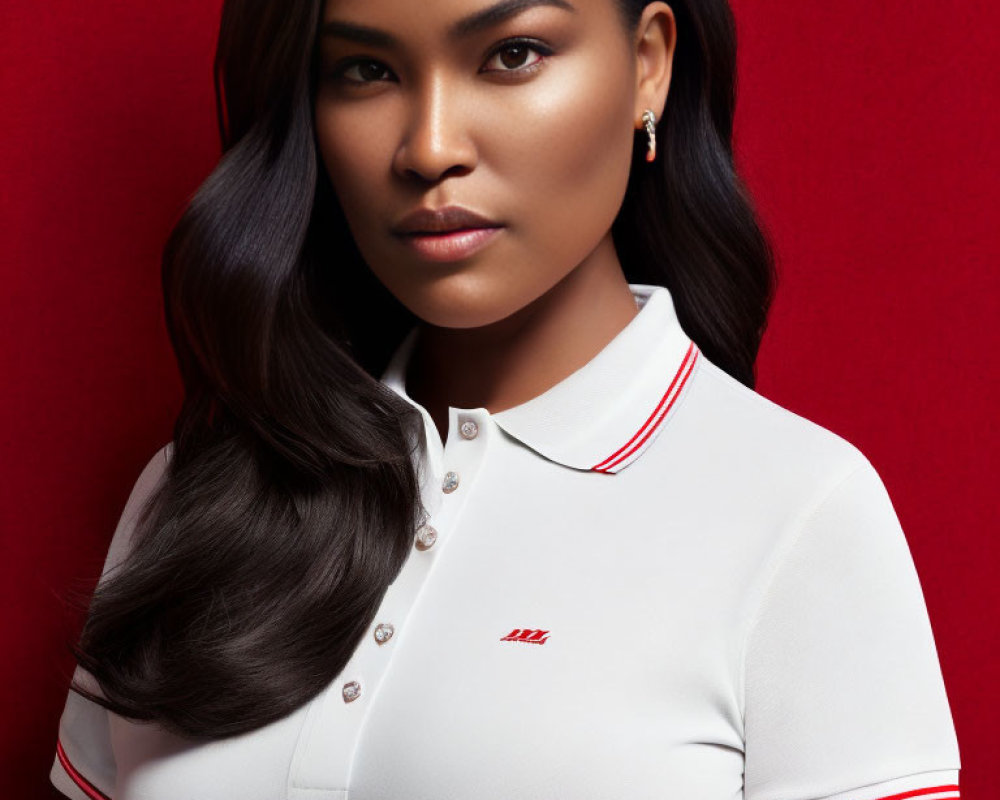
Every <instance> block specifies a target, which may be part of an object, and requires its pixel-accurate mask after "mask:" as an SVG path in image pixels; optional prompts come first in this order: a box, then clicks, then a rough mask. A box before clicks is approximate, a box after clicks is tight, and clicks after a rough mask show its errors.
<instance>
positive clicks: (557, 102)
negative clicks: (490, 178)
mask: <svg viewBox="0 0 1000 800" xmlns="http://www.w3.org/2000/svg"><path fill="white" fill-rule="evenodd" d="M583 49H584V48H581V50H583ZM569 58H573V62H570V61H569V60H568V59H569ZM553 66H554V67H556V69H552V70H550V73H549V74H548V75H546V76H544V77H543V78H542V80H540V81H539V82H538V85H537V87H533V88H536V89H537V90H536V91H532V92H531V93H530V95H529V93H528V91H527V90H526V92H525V95H524V99H522V100H521V102H519V103H517V110H516V111H514V110H513V109H511V110H510V111H511V115H510V116H509V117H508V118H507V121H506V122H505V123H501V122H500V121H499V120H498V121H497V124H496V127H495V128H494V129H495V130H497V131H500V132H503V133H504V134H505V135H502V136H500V137H497V139H496V140H495V144H494V147H493V153H494V156H495V159H496V161H497V163H496V169H497V172H498V173H500V174H501V175H503V176H504V180H505V181H507V179H508V178H509V179H510V182H509V185H510V186H512V187H515V188H516V194H517V196H518V198H519V200H520V202H521V203H522V204H523V205H519V206H518V207H517V209H516V211H515V213H517V214H518V219H519V221H520V222H521V224H522V225H525V224H526V225H529V226H530V228H531V231H530V232H531V235H532V236H533V237H536V238H537V239H538V240H537V241H536V242H535V245H536V246H537V247H539V250H538V254H539V256H540V257H542V258H546V259H549V260H552V259H556V261H555V263H565V259H566V258H570V259H572V258H577V259H578V260H579V259H582V258H583V257H584V256H585V255H586V253H587V252H589V250H590V249H592V248H593V247H595V246H596V245H597V243H598V242H599V241H600V239H601V238H602V237H603V236H604V234H605V233H606V232H607V229H608V228H609V227H610V225H611V223H612V221H613V220H614V218H615V216H616V215H617V213H618V209H619V208H620V207H621V202H622V199H623V198H624V195H625V189H626V186H627V184H628V172H629V167H630V164H631V158H632V147H633V141H634V133H633V130H632V102H633V101H632V92H631V83H630V80H631V77H632V76H631V73H630V72H629V70H628V65H627V64H626V63H625V61H624V59H623V58H622V56H621V54H620V52H602V51H601V50H599V49H596V48H587V49H586V55H579V56H570V57H567V60H566V61H564V62H563V63H561V64H560V63H558V57H557V58H556V61H554V62H553ZM570 231H571V232H572V235H571V236H570V235H567V233H568V232H570ZM525 232H527V231H525ZM546 251H548V252H546Z"/></svg>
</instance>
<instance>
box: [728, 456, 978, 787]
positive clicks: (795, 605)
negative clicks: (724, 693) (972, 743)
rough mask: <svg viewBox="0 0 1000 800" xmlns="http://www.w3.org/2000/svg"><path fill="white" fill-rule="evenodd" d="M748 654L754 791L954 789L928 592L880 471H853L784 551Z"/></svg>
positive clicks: (954, 746) (949, 725)
mask: <svg viewBox="0 0 1000 800" xmlns="http://www.w3.org/2000/svg"><path fill="white" fill-rule="evenodd" d="M765 580H766V583H765V584H764V586H765V588H764V590H763V591H762V593H761V594H760V595H759V597H760V604H759V608H758V609H757V612H756V613H755V614H754V615H753V617H752V619H751V622H750V626H749V628H748V634H747V639H746V647H745V656H744V659H745V660H744V670H745V672H744V698H745V708H744V735H745V769H744V797H745V800H889V798H896V797H911V796H919V797H920V800H944V799H945V798H949V799H950V798H957V797H958V796H959V791H958V773H959V768H960V766H961V765H960V761H959V751H958V741H957V738H956V735H955V728H954V724H953V721H952V717H951V710H950V708H949V704H948V698H947V694H946V691H945V686H944V681H943V678H942V673H941V667H940V664H939V661H938V655H937V649H936V646H935V643H934V637H933V633H932V631H931V625H930V619H929V617H928V613H927V608H926V605H925V602H924V597H923V592H922V590H921V586H920V581H919V579H918V576H917V572H916V568H915V566H914V563H913V559H912V556H911V553H910V549H909V546H908V544H907V542H906V539H905V537H904V534H903V531H902V529H901V527H900V524H899V520H898V519H897V516H896V513H895V511H894V509H893V506H892V503H891V501H890V499H889V496H888V494H887V492H886V489H885V486H884V485H883V483H882V480H881V479H880V477H879V475H878V474H877V472H876V471H875V469H874V468H873V467H872V466H871V464H870V463H869V462H868V461H867V460H864V463H863V464H861V465H860V466H858V467H857V468H856V469H854V470H853V471H852V472H851V473H850V474H849V475H848V476H847V477H846V478H844V479H842V480H841V481H840V482H839V483H838V484H837V485H836V486H835V488H833V489H832V490H831V491H830V493H829V494H828V495H827V496H826V499H825V500H823V501H822V502H821V503H820V504H819V505H818V506H816V507H815V508H814V509H813V511H812V512H811V513H809V514H808V515H807V516H806V517H805V518H804V520H803V521H802V523H801V525H800V526H798V528H797V530H796V531H795V533H794V534H793V537H792V538H791V539H790V540H789V543H788V544H787V546H785V547H783V549H782V551H781V552H779V553H778V554H777V557H776V559H775V565H774V567H773V571H772V572H771V574H770V576H769V577H767V578H766V579H765Z"/></svg>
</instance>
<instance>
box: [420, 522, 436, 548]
mask: <svg viewBox="0 0 1000 800" xmlns="http://www.w3.org/2000/svg"><path fill="white" fill-rule="evenodd" d="M437 538H438V532H437V531H436V530H435V529H434V528H432V527H431V526H430V525H423V526H421V528H420V530H418V531H417V550H429V549H430V548H432V547H433V546H434V542H436V541H437Z"/></svg>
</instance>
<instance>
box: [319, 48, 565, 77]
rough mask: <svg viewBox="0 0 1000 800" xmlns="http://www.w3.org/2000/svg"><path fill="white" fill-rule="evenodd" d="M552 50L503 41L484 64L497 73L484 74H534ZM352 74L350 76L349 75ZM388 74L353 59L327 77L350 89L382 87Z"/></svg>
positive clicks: (380, 67)
mask: <svg viewBox="0 0 1000 800" xmlns="http://www.w3.org/2000/svg"><path fill="white" fill-rule="evenodd" d="M531 52H534V53H535V54H537V55H539V56H541V58H536V59H535V60H534V61H531V62H529V63H528V64H527V65H526V66H525V64H524V60H525V58H526V57H527V55H528V53H531ZM552 53H553V51H552V49H551V48H549V47H547V46H546V45H544V44H542V43H541V42H539V41H537V40H535V39H524V38H521V39H506V40H505V41H503V42H501V43H500V45H499V46H497V47H496V48H495V49H494V50H493V52H492V53H490V57H489V59H488V60H487V62H486V63H487V64H490V63H491V62H494V61H498V63H499V64H500V67H499V68H498V69H485V70H483V71H484V72H513V73H523V72H534V71H535V70H536V69H538V66H539V65H540V64H541V63H542V61H544V60H545V59H544V57H545V56H549V55H552ZM352 71H353V74H352ZM387 73H391V71H390V70H389V68H388V67H386V66H385V64H383V63H382V62H381V61H376V60H374V59H371V58H355V59H351V60H350V61H347V62H345V63H342V64H341V65H340V66H338V67H336V68H334V69H333V70H331V71H330V73H329V76H330V77H331V78H333V79H335V80H338V81H340V82H341V83H346V84H348V85H353V86H362V85H365V84H373V83H381V81H382V79H383V78H384V76H386V74H387Z"/></svg>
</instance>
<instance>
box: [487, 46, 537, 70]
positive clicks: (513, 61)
mask: <svg viewBox="0 0 1000 800" xmlns="http://www.w3.org/2000/svg"><path fill="white" fill-rule="evenodd" d="M529 53H535V54H537V55H539V56H547V55H551V54H552V51H551V50H550V49H549V48H547V47H545V46H544V45H541V44H539V43H538V42H535V41H533V40H528V39H515V40H511V41H508V42H506V43H504V44H501V45H500V46H499V47H498V48H497V49H496V50H494V51H493V55H492V56H491V57H490V60H489V61H488V62H487V64H491V63H497V62H499V65H500V66H499V68H497V69H488V70H486V71H487V72H529V71H533V70H534V68H535V66H536V65H538V64H540V63H541V62H542V61H543V60H544V58H535V59H534V60H531V61H527V59H528V58H529V56H528V54H529ZM526 61H527V63H526Z"/></svg>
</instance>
